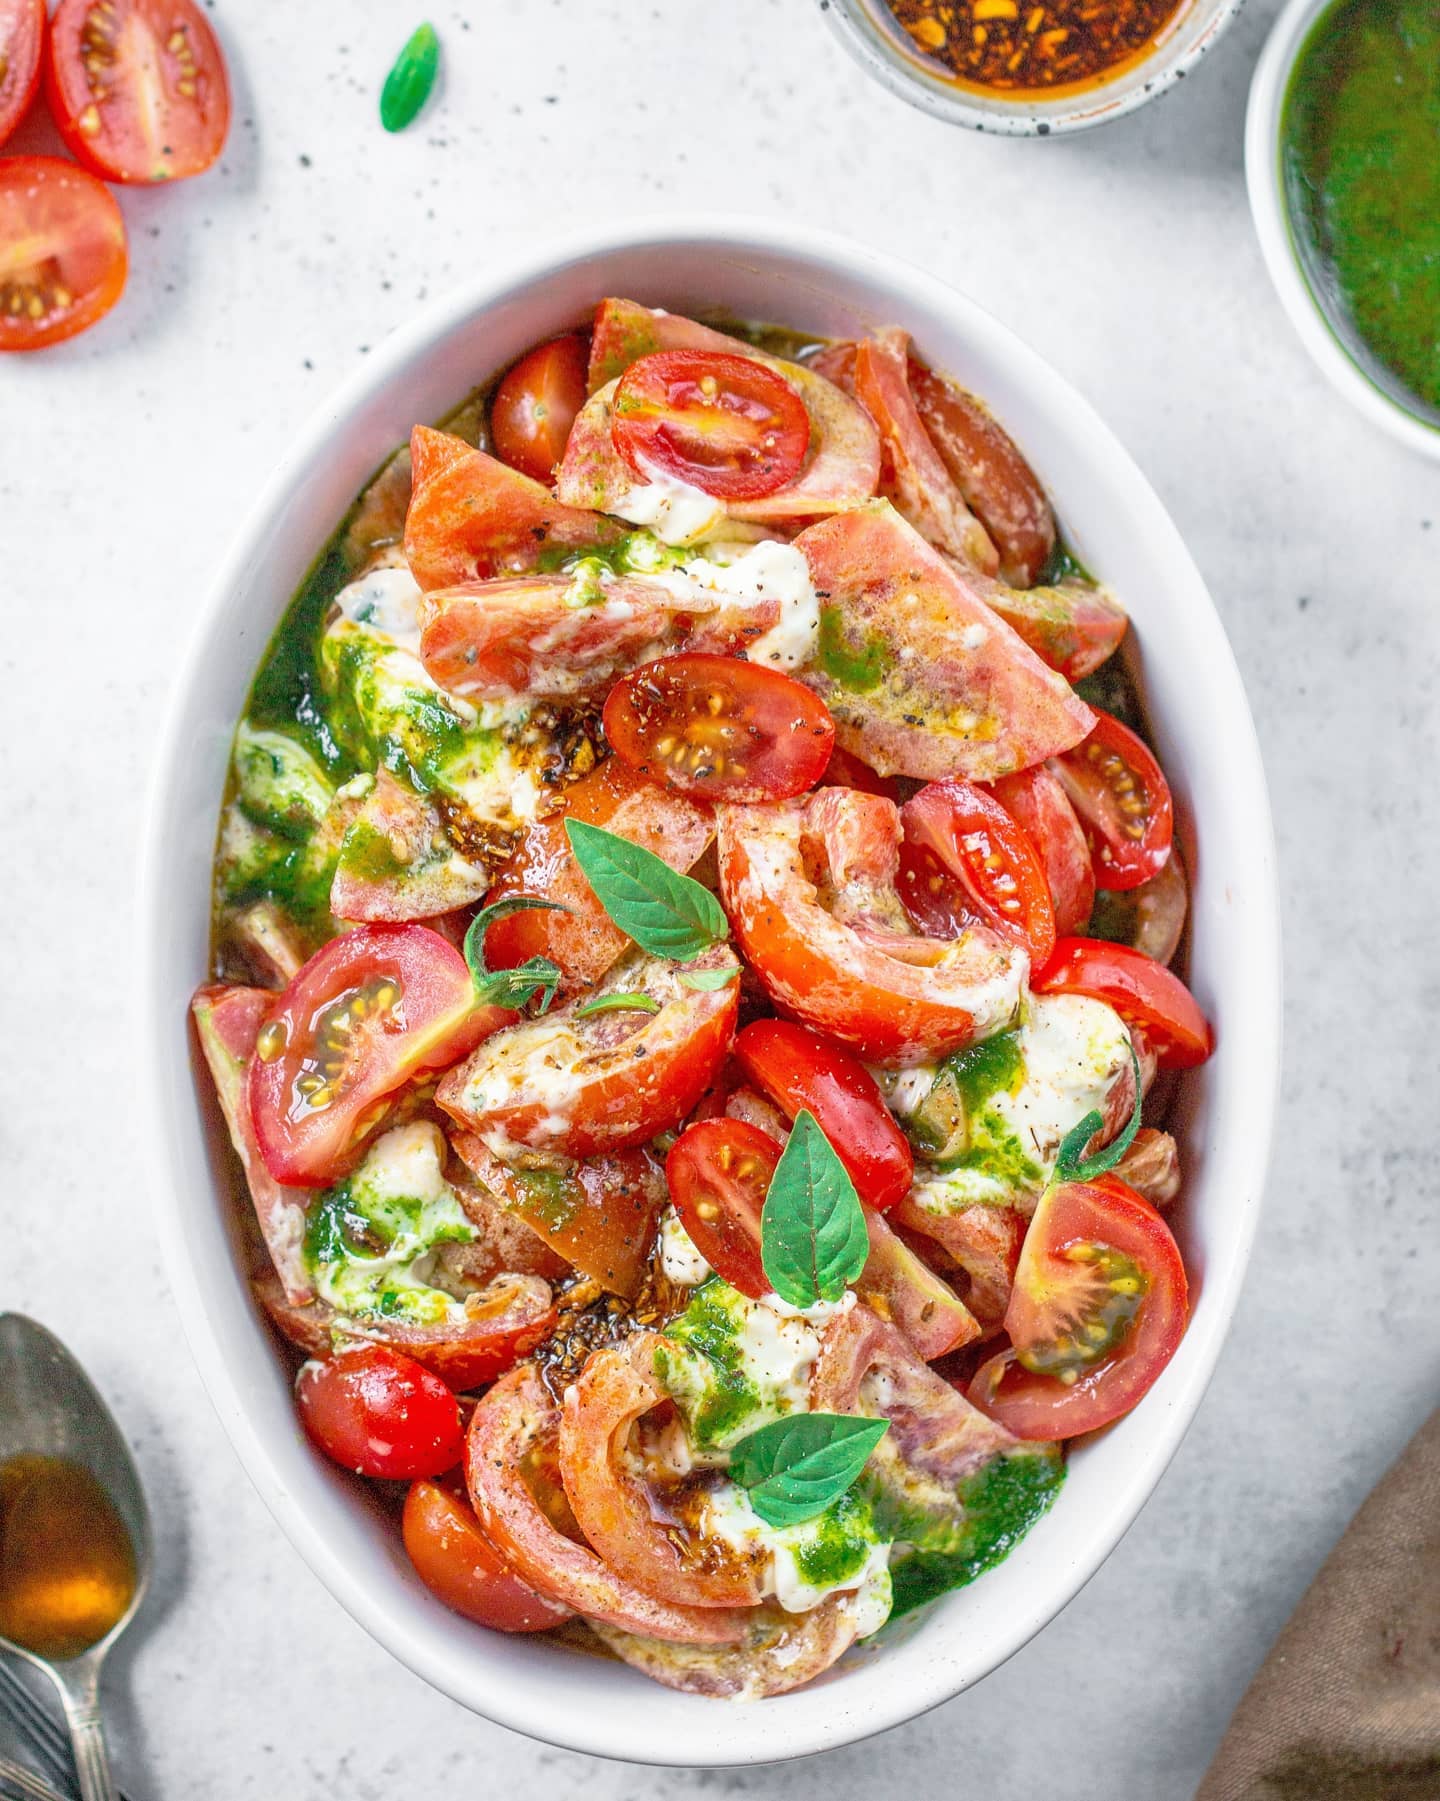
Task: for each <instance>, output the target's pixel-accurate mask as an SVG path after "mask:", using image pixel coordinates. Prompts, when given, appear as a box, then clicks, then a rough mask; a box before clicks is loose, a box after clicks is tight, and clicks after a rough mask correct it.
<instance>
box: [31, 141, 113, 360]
mask: <svg viewBox="0 0 1440 1801" xmlns="http://www.w3.org/2000/svg"><path fill="white" fill-rule="evenodd" d="M126 266H127V256H126V250H125V221H124V220H123V219H122V218H121V216H120V208H119V207H118V206H117V205H116V204H115V196H114V195H113V194H112V193H111V192H110V190H109V189H108V188H107V187H106V186H105V184H104V182H100V181H96V179H95V177H94V176H93V175H89V174H87V173H86V172H85V170H84V169H77V168H76V167H75V165H74V163H67V162H64V161H63V160H62V159H61V158H60V157H58V156H7V157H5V158H4V159H3V161H0V350H43V349H44V347H45V346H46V345H47V344H59V343H60V342H61V341H62V340H63V339H65V338H73V337H74V336H75V334H76V332H80V331H84V330H85V329H86V327H87V326H91V325H93V324H94V323H95V321H96V320H97V319H100V318H103V317H104V315H105V314H106V313H108V312H109V311H110V308H111V307H112V306H114V304H115V302H116V301H117V300H118V299H119V298H120V293H121V290H122V289H123V288H124V286H125V270H126Z"/></svg>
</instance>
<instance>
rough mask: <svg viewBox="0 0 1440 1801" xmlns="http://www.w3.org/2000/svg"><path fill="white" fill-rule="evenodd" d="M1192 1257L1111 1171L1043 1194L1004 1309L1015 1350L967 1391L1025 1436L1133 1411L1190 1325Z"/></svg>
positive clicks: (1066, 1432)
mask: <svg viewBox="0 0 1440 1801" xmlns="http://www.w3.org/2000/svg"><path fill="white" fill-rule="evenodd" d="M1187 1301H1188V1295H1187V1287H1186V1281H1185V1266H1184V1264H1183V1263H1182V1262H1181V1260H1180V1250H1179V1247H1178V1246H1177V1245H1176V1243H1175V1240H1174V1238H1173V1237H1172V1236H1171V1233H1170V1230H1169V1228H1168V1227H1167V1226H1166V1224H1165V1222H1164V1221H1163V1220H1162V1219H1161V1218H1160V1215H1159V1214H1158V1213H1157V1212H1156V1211H1155V1209H1154V1208H1153V1207H1151V1206H1149V1205H1148V1204H1147V1203H1146V1202H1145V1201H1142V1200H1141V1198H1140V1196H1139V1195H1138V1194H1136V1193H1135V1192H1134V1191H1133V1190H1132V1189H1129V1188H1127V1187H1126V1186H1125V1184H1124V1183H1123V1182H1119V1181H1117V1180H1116V1179H1115V1178H1114V1177H1113V1176H1110V1177H1102V1178H1101V1179H1100V1180H1099V1181H1098V1182H1066V1183H1062V1184H1060V1185H1059V1186H1058V1187H1053V1188H1048V1189H1046V1191H1045V1193H1044V1194H1043V1195H1042V1196H1041V1199H1040V1204H1039V1206H1038V1207H1037V1208H1036V1210H1035V1217H1034V1218H1033V1219H1032V1220H1031V1222H1030V1227H1029V1230H1028V1231H1027V1233H1026V1235H1025V1246H1024V1249H1023V1250H1022V1251H1021V1253H1020V1262H1019V1266H1018V1267H1017V1269H1016V1271H1015V1285H1014V1288H1013V1289H1012V1291H1011V1295H1010V1304H1009V1306H1008V1308H1007V1309H1006V1312H1005V1330H1006V1331H1007V1332H1008V1333H1009V1335H1010V1342H1011V1346H1012V1349H1011V1350H1009V1351H1002V1352H1001V1353H1000V1354H999V1355H998V1356H996V1357H992V1358H991V1359H990V1361H989V1362H988V1363H986V1364H985V1365H984V1366H983V1367H982V1368H981V1369H980V1370H979V1372H978V1373H977V1374H976V1376H975V1379H974V1381H973V1382H972V1383H971V1385H970V1389H969V1395H970V1399H971V1400H972V1401H973V1402H975V1404H976V1405H977V1406H978V1407H981V1408H983V1409H984V1410H985V1412H986V1413H988V1414H989V1415H990V1416H991V1418H992V1419H996V1420H999V1422H1000V1423H1001V1425H1003V1426H1008V1427H1009V1429H1010V1430H1011V1431H1012V1432H1014V1433H1015V1434H1016V1436H1017V1437H1019V1438H1032V1439H1062V1438H1073V1437H1075V1436H1076V1435H1077V1434H1079V1433H1081V1432H1094V1431H1095V1430H1097V1428H1099V1427H1101V1426H1108V1425H1109V1424H1110V1422H1111V1421H1112V1420H1116V1419H1119V1418H1120V1416H1121V1414H1124V1413H1128V1412H1129V1411H1130V1409H1131V1408H1132V1407H1133V1406H1134V1405H1135V1403H1136V1402H1137V1401H1138V1400H1139V1399H1140V1398H1141V1396H1142V1395H1143V1394H1145V1393H1146V1391H1147V1390H1148V1389H1149V1388H1150V1386H1151V1385H1152V1384H1153V1383H1154V1381H1155V1379H1156V1377H1157V1376H1159V1374H1160V1372H1161V1370H1163V1369H1164V1367H1165V1365H1166V1364H1167V1363H1168V1362H1169V1361H1170V1359H1171V1358H1172V1357H1173V1356H1174V1354H1175V1350H1176V1347H1177V1346H1178V1345H1179V1343H1180V1340H1181V1338H1182V1336H1183V1335H1184V1331H1185V1319H1186V1309H1187Z"/></svg>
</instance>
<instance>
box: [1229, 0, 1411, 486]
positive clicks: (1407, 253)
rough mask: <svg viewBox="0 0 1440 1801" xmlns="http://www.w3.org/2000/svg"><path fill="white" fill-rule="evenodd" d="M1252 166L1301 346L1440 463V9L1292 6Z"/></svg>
mask: <svg viewBox="0 0 1440 1801" xmlns="http://www.w3.org/2000/svg"><path fill="white" fill-rule="evenodd" d="M1245 169H1246V177H1247V180H1248V183H1249V189H1250V207H1251V211H1252V212H1253V214H1254V218H1255V226H1256V230H1257V232H1258V233H1259V237H1260V248H1261V250H1262V252H1263V254H1264V257H1265V262H1266V265H1267V267H1268V268H1269V271H1270V277H1271V280H1272V281H1273V282H1274V284H1275V288H1276V291H1277V293H1278V294H1279V296H1280V300H1281V303H1282V304H1283V306H1284V308H1285V311H1286V312H1287V314H1288V315H1289V317H1290V321H1291V323H1292V324H1293V325H1294V327H1295V329H1296V331H1297V332H1298V333H1299V334H1300V338H1301V341H1302V342H1303V343H1304V345H1305V348H1306V349H1307V350H1308V351H1309V352H1310V355H1311V356H1312V357H1313V358H1314V359H1315V361H1316V363H1317V364H1318V365H1319V366H1320V368H1321V370H1322V371H1323V372H1324V374H1325V375H1326V376H1327V377H1328V378H1329V380H1330V381H1331V382H1332V383H1333V385H1334V386H1335V387H1336V388H1338V389H1339V391H1340V392H1341V393H1342V394H1343V395H1344V396H1345V397H1346V399H1347V400H1349V401H1350V403H1351V404H1352V405H1353V406H1355V407H1357V408H1358V409H1359V410H1360V412H1362V413H1363V414H1364V415H1365V416H1366V418H1368V419H1370V420H1371V421H1372V422H1373V423H1374V424H1376V425H1378V426H1379V427H1380V428H1381V429H1382V430H1383V431H1386V432H1388V433H1389V434H1390V435H1391V436H1392V437H1393V438H1396V439H1398V440H1399V441H1400V442H1401V443H1403V444H1405V445H1407V446H1409V448H1410V449H1412V450H1416V451H1419V452H1420V454H1421V455H1422V456H1429V457H1435V458H1440V6H1437V5H1436V0H1290V4H1289V5H1288V6H1287V7H1286V8H1285V10H1284V12H1282V13H1281V15H1280V17H1279V19H1278V20H1277V22H1276V24H1275V27H1274V29H1273V31H1272V32H1271V35H1270V39H1269V42H1268V43H1267V44H1266V46H1265V50H1264V53H1263V55H1262V56H1261V58H1260V61H1259V64H1258V66H1257V67H1256V70H1255V77H1254V81H1253V83H1252V86H1251V89H1250V106H1249V113H1248V117H1247V120H1246V132H1245Z"/></svg>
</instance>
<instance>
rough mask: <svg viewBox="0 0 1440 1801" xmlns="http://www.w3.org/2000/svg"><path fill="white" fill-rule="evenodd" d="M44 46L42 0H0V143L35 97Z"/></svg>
mask: <svg viewBox="0 0 1440 1801" xmlns="http://www.w3.org/2000/svg"><path fill="white" fill-rule="evenodd" d="M44 46H45V0H0V144H3V143H4V142H5V140H6V138H8V137H9V135H10V133H11V132H12V131H14V129H15V127H16V126H17V125H18V124H19V123H20V121H21V120H22V119H23V118H24V117H25V114H26V113H27V112H28V111H29V109H30V102H31V101H32V100H33V99H34V98H35V94H36V91H37V90H38V88H39V86H40V53H41V51H42V50H43V49H44ZM0 241H3V240H0Z"/></svg>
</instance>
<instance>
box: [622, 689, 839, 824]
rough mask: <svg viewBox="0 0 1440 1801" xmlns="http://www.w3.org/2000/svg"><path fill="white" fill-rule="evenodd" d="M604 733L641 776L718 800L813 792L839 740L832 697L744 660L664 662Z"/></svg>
mask: <svg viewBox="0 0 1440 1801" xmlns="http://www.w3.org/2000/svg"><path fill="white" fill-rule="evenodd" d="M605 736H606V737H607V738H608V739H609V740H610V743H611V746H612V747H613V749H614V751H615V753H616V755H617V756H620V757H623V758H624V759H625V761H626V762H627V763H629V764H630V765H631V767H632V768H634V769H637V770H638V771H639V772H640V774H641V775H648V776H650V777H652V778H653V779H654V780H656V781H663V782H667V783H668V784H669V785H670V787H672V788H678V789H679V790H680V792H681V793H682V794H689V795H693V796H695V797H696V798H704V799H713V800H734V801H757V800H789V799H791V798H792V796H794V795H797V794H803V793H804V792H805V790H806V789H807V788H813V787H814V786H815V784H816V782H818V781H819V779H820V777H821V776H822V775H823V774H824V773H825V765H826V764H827V763H828V762H829V761H830V752H831V748H832V747H833V745H834V743H835V722H834V721H833V720H832V719H831V717H830V713H829V709H828V708H827V707H826V705H825V703H824V701H822V700H819V699H817V698H816V696H815V695H813V694H812V693H811V692H810V690H809V689H808V688H803V687H801V685H800V683H799V682H797V681H794V680H792V678H791V677H790V676H788V675H782V674H781V673H780V671H779V670H778V669H766V668H765V667H764V666H763V665H760V664H755V663H746V662H743V661H742V660H741V659H740V658H738V657H714V656H704V655H698V654H696V655H688V656H678V657H663V658H662V659H661V660H660V661H659V662H658V663H647V664H646V665H645V666H644V668H643V669H636V670H632V671H631V673H630V674H629V675H627V676H625V677H624V678H623V679H622V680H621V681H618V682H616V684H615V686H614V687H613V688H612V689H611V690H610V697H609V699H608V700H607V701H606V702H605Z"/></svg>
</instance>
